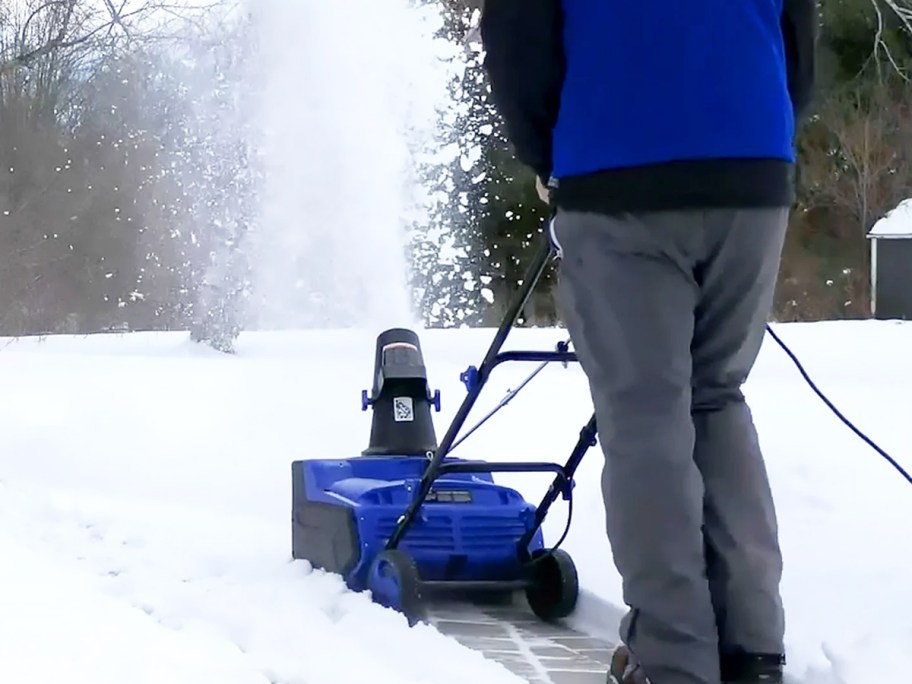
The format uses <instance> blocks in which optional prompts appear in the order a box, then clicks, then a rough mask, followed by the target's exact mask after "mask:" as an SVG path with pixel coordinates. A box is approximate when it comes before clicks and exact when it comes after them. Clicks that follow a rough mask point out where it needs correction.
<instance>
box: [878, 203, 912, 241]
mask: <svg viewBox="0 0 912 684" xmlns="http://www.w3.org/2000/svg"><path fill="white" fill-rule="evenodd" d="M868 237H870V238H912V198H910V199H907V200H903V201H902V202H900V203H899V204H898V205H897V206H896V208H895V209H893V210H891V211H889V212H887V214H886V215H885V216H884V217H883V218H882V219H880V220H878V221H877V223H875V224H874V227H873V228H871V231H870V232H869V233H868Z"/></svg>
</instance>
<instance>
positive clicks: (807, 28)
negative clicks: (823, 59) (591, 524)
mask: <svg viewBox="0 0 912 684" xmlns="http://www.w3.org/2000/svg"><path fill="white" fill-rule="evenodd" d="M782 35H783V38H784V39H785V58H786V68H787V73H788V89H789V95H790V96H791V98H792V107H793V108H794V110H795V118H796V120H798V121H801V120H802V119H804V117H805V116H806V115H807V113H808V108H809V107H810V104H811V101H812V100H813V98H814V86H815V78H816V55H815V51H816V44H817V2H816V0H785V3H784V5H783V9H782Z"/></svg>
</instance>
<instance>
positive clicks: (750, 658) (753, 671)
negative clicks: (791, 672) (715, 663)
mask: <svg viewBox="0 0 912 684" xmlns="http://www.w3.org/2000/svg"><path fill="white" fill-rule="evenodd" d="M719 664H720V665H721V668H722V682H723V683H724V684H782V680H783V674H782V670H783V668H784V666H785V656H783V655H780V654H773V653H728V654H724V655H723V656H722V657H721V659H720V663H719Z"/></svg>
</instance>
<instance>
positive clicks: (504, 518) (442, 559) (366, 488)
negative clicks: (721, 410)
mask: <svg viewBox="0 0 912 684" xmlns="http://www.w3.org/2000/svg"><path fill="white" fill-rule="evenodd" d="M544 242H545V244H544V246H543V247H542V249H541V250H540V251H539V252H538V254H537V255H536V257H535V259H534V260H533V263H532V265H531V267H530V269H529V272H528V273H527V274H526V277H525V278H524V279H523V281H522V283H523V284H522V286H521V288H520V290H519V291H518V292H517V293H516V295H515V297H514V300H513V301H512V302H511V305H510V308H509V309H508V312H507V314H506V316H505V317H504V320H503V321H502V323H501V324H500V326H499V328H498V329H497V332H496V334H495V336H494V340H493V342H492V343H491V346H490V347H489V349H488V352H487V354H486V355H485V357H484V360H483V361H482V363H481V365H480V366H478V367H475V366H470V367H469V368H468V369H467V370H466V371H465V372H464V373H462V374H461V375H460V379H461V381H462V382H463V383H464V384H465V386H466V389H467V394H466V397H465V399H464V400H463V402H462V405H461V406H460V407H459V409H458V411H457V412H456V414H455V416H454V418H453V421H452V423H451V424H450V426H449V429H448V430H447V432H446V434H445V435H444V437H443V439H442V440H441V441H440V444H439V445H438V444H437V439H436V435H435V431H434V424H433V420H432V414H431V410H432V408H433V409H434V410H436V411H438V412H439V411H440V392H439V391H436V392H431V391H430V388H429V385H428V380H427V372H426V368H425V365H424V358H423V354H422V349H421V343H420V340H419V339H418V336H417V335H416V334H415V333H414V332H413V331H411V330H407V329H401V328H396V329H392V330H387V331H384V332H383V333H381V334H380V335H379V337H378V338H377V341H376V350H375V362H374V369H375V370H374V379H373V388H372V390H371V391H370V392H368V391H366V390H365V391H364V392H363V393H362V397H361V404H362V406H361V407H362V410H364V411H367V410H368V409H370V410H372V411H373V414H372V423H371V434H370V441H369V445H368V447H367V448H366V449H365V450H364V451H363V453H362V454H360V455H359V456H356V457H354V458H344V459H316V460H300V461H295V462H294V463H292V556H293V558H295V559H306V560H307V561H309V562H310V563H311V564H312V565H313V566H314V567H315V568H319V569H323V570H326V571H328V572H332V573H337V574H339V575H341V576H342V577H343V578H344V580H345V583H346V584H347V586H348V587H349V588H350V589H352V590H354V591H364V590H368V591H370V593H371V597H372V600H373V601H375V602H376V603H379V604H381V605H384V606H387V607H389V608H392V609H394V610H397V611H399V612H401V613H403V614H404V615H406V616H407V617H408V619H409V621H410V622H411V623H412V624H415V623H417V622H419V621H424V620H426V619H427V615H428V613H427V610H428V605H429V600H430V597H431V596H433V595H434V594H435V593H438V592H440V593H443V594H447V595H449V596H452V595H455V596H458V597H461V598H468V597H470V596H471V597H487V598H490V597H491V596H497V597H500V598H503V597H512V596H514V595H515V594H516V593H517V592H525V597H526V600H527V602H528V605H529V607H530V609H531V610H532V612H533V613H534V614H535V615H536V616H537V617H538V618H539V619H541V620H543V621H546V622H550V621H555V620H559V619H561V618H564V617H567V616H568V615H569V614H571V613H572V612H573V610H574V608H575V606H576V603H577V598H578V594H579V585H578V580H577V573H576V568H575V566H574V564H573V561H572V559H571V558H570V556H569V554H567V553H566V552H565V551H564V550H563V549H560V548H558V547H559V546H560V543H561V542H562V541H563V538H564V537H566V534H567V531H569V527H570V519H571V517H572V510H573V509H572V492H573V476H574V472H575V471H576V468H577V466H578V465H579V463H580V461H581V460H582V458H583V456H584V455H585V453H586V451H587V450H588V449H589V448H590V447H592V446H594V445H595V444H596V424H595V417H594V416H593V417H592V418H591V419H590V420H589V422H588V423H587V424H586V425H585V426H584V427H583V428H582V430H581V431H580V434H579V439H578V440H577V442H576V445H575V447H574V448H573V449H572V451H571V453H570V457H569V459H568V460H567V462H566V463H565V464H563V465H561V464H557V463H542V462H526V461H510V462H490V461H484V460H470V459H459V458H453V457H452V456H451V455H450V451H451V450H452V449H453V447H454V444H456V437H457V435H458V433H459V432H460V430H461V429H462V427H463V425H464V423H465V421H466V419H467V418H468V415H469V413H470V412H471V410H472V408H473V406H474V404H475V401H476V400H477V398H478V396H479V394H480V393H481V390H482V388H483V386H484V384H485V382H486V381H487V379H488V377H489V375H490V373H491V371H493V370H494V368H495V367H497V366H498V365H500V364H502V363H504V362H538V363H540V364H541V365H542V366H543V365H546V364H548V363H554V362H558V363H562V364H564V365H566V364H568V363H571V362H575V361H576V360H577V359H576V355H575V353H573V352H571V351H569V344H567V343H564V342H561V343H559V344H558V345H557V348H556V349H555V350H553V351H506V352H504V351H501V349H502V347H503V344H504V342H505V340H506V338H507V335H508V333H509V331H510V329H511V328H512V327H513V325H514V324H515V323H516V321H517V318H518V316H519V315H520V313H521V312H522V309H523V308H524V307H525V305H526V302H527V301H528V299H529V296H530V295H531V293H532V291H533V289H534V287H535V284H536V283H537V282H538V280H539V279H540V278H541V276H542V274H543V273H544V271H545V269H546V267H547V265H548V263H549V261H550V259H551V258H552V256H553V254H554V250H553V246H552V244H551V242H550V241H549V240H547V239H546V240H545V241H544ZM524 385H525V383H523V386H524ZM520 389H521V387H520ZM516 391H518V390H516ZM513 395H515V392H514V393H511V396H510V398H512V396H513ZM503 403H505V402H501V404H503ZM495 410H496V409H495ZM490 415H491V414H489V415H488V417H490ZM485 420H486V419H485ZM482 422H484V421H482ZM476 427H478V426H476ZM498 472H500V473H508V472H509V473H535V472H538V473H553V474H554V479H553V481H552V483H551V485H550V487H549V488H548V490H547V492H546V493H545V495H544V497H543V498H542V500H541V502H540V503H539V504H538V505H537V506H535V505H533V504H531V503H529V502H527V501H525V500H524V499H523V497H522V496H521V495H520V494H519V493H518V492H517V491H516V490H514V489H511V488H509V487H505V486H503V485H499V484H497V483H496V482H495V481H494V477H493V474H494V473H498ZM559 496H562V497H563V498H564V499H565V500H567V501H568V508H569V511H570V514H569V515H568V519H567V529H566V530H565V531H564V536H563V537H562V538H561V539H560V540H559V541H558V543H557V544H555V545H554V547H552V548H548V547H546V546H545V543H544V538H543V533H542V530H541V526H542V523H543V521H544V519H545V517H546V516H547V514H548V510H549V509H550V507H551V505H552V504H553V503H554V502H555V501H556V500H557V498H558V497H559Z"/></svg>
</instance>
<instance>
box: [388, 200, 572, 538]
mask: <svg viewBox="0 0 912 684" xmlns="http://www.w3.org/2000/svg"><path fill="white" fill-rule="evenodd" d="M552 212H553V209H552ZM543 238H544V239H543V240H542V241H541V246H540V247H539V249H538V252H537V253H536V255H535V258H534V259H533V260H532V262H531V263H530V265H529V268H528V269H527V271H526V274H525V277H524V278H523V280H522V285H521V287H520V289H519V290H518V291H517V292H516V294H515V296H514V298H513V301H512V302H511V304H510V308H509V309H508V310H507V313H506V315H505V316H504V319H503V321H502V322H501V324H500V327H499V328H498V329H497V332H496V334H495V335H494V340H493V341H492V342H491V346H490V347H489V348H488V351H487V353H486V354H485V357H484V360H483V361H482V362H481V365H480V366H479V367H478V369H477V371H476V372H475V373H473V375H474V377H473V381H472V383H471V385H470V386H469V391H468V393H467V394H466V397H465V399H463V401H462V404H461V405H460V406H459V409H458V410H457V411H456V415H455V417H454V418H453V422H452V423H451V424H450V427H449V429H448V430H447V432H446V434H445V435H444V436H443V439H442V440H441V441H440V446H439V447H438V448H437V450H436V451H435V452H434V455H433V456H432V457H431V458H430V459H429V461H428V465H427V467H426V468H425V470H424V474H423V475H422V477H421V482H420V483H419V485H418V491H417V492H416V494H415V498H414V499H412V501H411V503H410V504H409V506H408V508H407V509H406V510H405V512H404V513H403V514H402V516H401V517H400V518H399V520H398V521H397V524H396V529H394V530H393V533H392V535H390V538H389V540H388V541H387V543H386V548H387V549H389V550H392V549H395V548H396V547H397V546H398V545H399V541H400V540H401V539H402V536H403V535H404V534H405V531H406V530H407V529H408V528H409V527H410V526H411V525H412V523H413V522H414V520H415V516H416V515H417V513H418V509H419V508H421V506H422V504H424V502H425V500H426V499H427V496H428V494H429V493H430V491H431V486H432V485H433V484H434V481H435V480H436V479H437V478H438V477H439V476H440V466H441V464H442V463H443V459H444V458H446V456H447V454H449V452H450V450H451V449H452V447H453V443H454V442H455V441H456V436H457V435H458V434H459V431H460V430H462V427H463V425H464V424H465V422H466V419H467V418H468V416H469V413H470V412H471V411H472V408H473V406H474V405H475V401H476V400H477V399H478V395H479V394H480V393H481V390H482V388H483V387H484V384H485V382H486V381H487V379H488V376H489V375H490V373H491V371H492V370H493V369H494V368H495V367H496V366H497V365H498V364H499V363H501V362H503V361H504V360H505V359H504V358H502V357H503V356H505V355H501V354H500V350H501V349H502V348H503V345H504V342H505V341H506V339H507V336H508V335H509V333H510V329H511V328H512V327H513V325H514V324H515V323H516V320H517V319H518V318H519V315H520V313H522V310H523V309H524V308H525V306H526V304H527V303H528V301H529V298H530V297H531V296H532V291H533V290H534V289H535V286H536V285H537V284H538V281H539V280H541V277H542V275H543V274H544V272H545V269H546V268H547V267H548V263H549V262H550V261H551V259H552V257H554V255H555V248H554V244H553V243H552V241H551V238H550V235H549V234H548V233H547V232H546V234H545V235H544V236H543ZM513 353H514V354H515V353H517V352H513ZM542 353H545V354H548V355H550V356H552V357H553V356H554V355H556V354H558V353H559V352H538V353H537V354H539V355H540V354H542ZM530 354H535V352H530ZM568 354H569V353H568ZM537 360H539V361H543V360H545V359H544V358H538V359H537ZM553 360H558V359H553ZM559 360H564V359H563V358H561V359H559ZM567 360H575V355H574V359H569V358H568V359H567ZM468 384H469V383H467V385H468Z"/></svg>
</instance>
